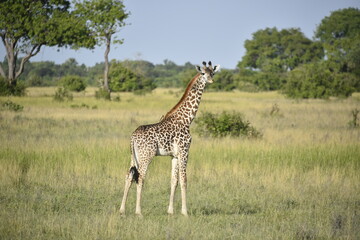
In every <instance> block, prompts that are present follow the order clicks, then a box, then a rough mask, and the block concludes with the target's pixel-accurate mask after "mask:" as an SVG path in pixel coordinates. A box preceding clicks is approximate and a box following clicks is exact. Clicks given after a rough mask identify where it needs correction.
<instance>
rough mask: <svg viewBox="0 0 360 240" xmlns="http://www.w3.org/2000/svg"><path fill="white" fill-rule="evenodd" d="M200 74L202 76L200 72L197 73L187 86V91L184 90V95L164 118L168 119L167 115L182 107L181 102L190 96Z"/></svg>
mask: <svg viewBox="0 0 360 240" xmlns="http://www.w3.org/2000/svg"><path fill="white" fill-rule="evenodd" d="M199 76H200V73H198V74H196V75H195V77H194V78H193V79H192V80H191V81H190V82H189V84H188V85H187V87H186V89H185V92H184V94H183V96H182V97H181V99H180V101H179V102H178V103H177V104H176V105H175V106H174V107H173V108H172V109H171V110H170V111H169V112H168V113H166V115H165V116H164V117H163V118H162V119H166V118H167V117H169V116H170V115H171V114H172V113H173V112H175V111H176V110H177V109H178V108H179V107H180V105H181V103H182V102H183V101H184V100H185V98H186V97H187V96H188V94H189V92H190V90H191V88H192V87H193V86H194V84H195V83H196V81H197V79H198V78H199Z"/></svg>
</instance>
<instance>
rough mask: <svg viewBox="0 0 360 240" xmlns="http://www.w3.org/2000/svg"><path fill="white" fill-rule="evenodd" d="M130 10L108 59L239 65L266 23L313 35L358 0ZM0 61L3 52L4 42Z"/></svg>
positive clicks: (147, 5)
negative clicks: (250, 41)
mask: <svg viewBox="0 0 360 240" xmlns="http://www.w3.org/2000/svg"><path fill="white" fill-rule="evenodd" d="M124 4H125V6H126V9H127V10H128V11H130V12H131V15H130V17H129V18H128V19H127V22H128V23H130V25H128V26H125V27H124V28H123V29H122V30H121V31H120V33H119V34H118V35H119V37H120V38H124V40H125V42H124V44H122V45H117V46H116V47H115V46H113V47H112V49H111V52H110V55H109V57H110V59H117V60H124V59H132V60H134V59H143V60H147V61H150V62H153V63H155V64H156V63H162V62H163V60H164V59H169V60H172V61H174V62H175V63H176V64H179V65H181V64H184V63H185V62H187V61H189V62H191V63H193V64H199V63H201V62H202V61H203V60H206V61H208V60H211V61H212V62H213V63H214V64H220V65H222V66H223V67H225V68H235V67H236V65H237V63H238V62H239V61H240V60H241V58H242V56H243V55H244V53H245V49H244V41H245V40H246V39H251V37H252V33H254V32H256V31H257V30H259V29H264V28H266V27H277V28H278V29H282V28H291V27H296V28H300V29H301V31H302V32H303V33H304V34H305V35H306V36H307V37H308V38H312V37H313V33H314V31H315V29H316V26H317V25H318V24H319V23H320V21H321V20H322V19H323V18H324V17H325V16H329V15H330V13H331V12H332V11H335V10H338V9H341V8H348V7H356V8H360V0H296V1H295V0H221V1H219V0H218V1H215V0H176V1H174V0H125V1H124ZM1 45H2V44H1ZM0 51H1V52H0V59H3V58H4V56H5V50H4V48H3V47H2V46H1V48H0ZM103 53H104V48H103V47H97V48H96V49H95V50H85V49H81V50H78V51H75V50H69V49H60V50H59V51H58V49H57V48H43V49H42V51H41V52H40V53H39V54H38V55H37V56H35V57H34V58H32V59H31V60H30V61H33V62H35V61H47V60H49V61H54V62H56V63H63V62H64V61H66V60H67V59H69V58H75V59H76V60H77V61H78V63H79V64H82V63H84V64H86V65H88V66H93V65H94V64H95V63H97V62H102V61H104V60H103V58H104V57H103Z"/></svg>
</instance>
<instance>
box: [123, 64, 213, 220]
mask: <svg viewBox="0 0 360 240" xmlns="http://www.w3.org/2000/svg"><path fill="white" fill-rule="evenodd" d="M196 69H197V71H198V74H197V75H196V76H195V77H194V78H193V79H192V80H191V81H190V82H189V84H188V86H187V88H186V90H185V92H184V94H183V96H182V98H181V99H180V101H179V102H178V103H177V104H176V105H175V106H174V107H173V108H172V109H171V110H170V111H169V112H168V113H167V114H166V115H165V116H163V117H162V118H161V120H160V122H158V123H155V124H150V125H143V126H140V127H138V128H137V129H136V130H135V131H134V132H133V134H132V135H131V143H130V146H131V164H130V165H131V166H130V170H129V172H128V174H127V176H126V179H125V188H124V196H123V199H122V203H121V207H120V212H121V213H122V214H124V213H125V203H126V199H127V195H128V192H129V189H130V186H131V184H132V182H133V181H135V182H136V184H137V196H136V211H135V213H136V214H139V215H141V207H140V202H141V192H142V186H143V184H144V179H145V175H146V171H147V168H148V166H149V164H150V162H151V160H152V158H153V157H154V156H172V158H173V159H172V172H171V192H170V203H169V208H168V213H169V214H173V213H174V207H173V206H174V205H173V204H174V194H175V189H176V186H177V184H178V182H179V181H180V186H181V199H182V209H181V213H182V214H183V215H187V207H186V165H187V161H188V156H189V148H190V144H191V135H190V124H191V123H192V121H193V120H194V118H195V116H196V113H197V110H198V108H199V105H200V100H201V96H202V94H203V92H204V88H205V85H206V84H207V83H212V82H213V76H214V74H215V72H217V71H218V70H219V69H220V66H219V65H216V66H214V67H213V66H212V64H211V62H209V63H208V66H207V65H206V62H203V67H199V66H197V67H196Z"/></svg>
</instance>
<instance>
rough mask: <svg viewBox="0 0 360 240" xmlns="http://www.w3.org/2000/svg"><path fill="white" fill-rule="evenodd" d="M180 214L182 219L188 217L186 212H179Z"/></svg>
mask: <svg viewBox="0 0 360 240" xmlns="http://www.w3.org/2000/svg"><path fill="white" fill-rule="evenodd" d="M181 214H182V215H183V216H184V217H188V216H189V215H188V214H187V212H183V211H182V212H181Z"/></svg>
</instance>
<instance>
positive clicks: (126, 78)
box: [109, 61, 155, 92]
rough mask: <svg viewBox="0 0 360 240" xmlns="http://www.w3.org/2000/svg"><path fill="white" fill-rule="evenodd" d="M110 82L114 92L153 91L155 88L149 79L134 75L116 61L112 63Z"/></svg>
mask: <svg viewBox="0 0 360 240" xmlns="http://www.w3.org/2000/svg"><path fill="white" fill-rule="evenodd" d="M109 80H110V82H109V86H110V89H111V91H114V92H134V91H139V90H140V91H151V90H153V89H154V88H155V84H154V83H153V81H151V80H150V79H149V78H145V77H144V76H141V75H139V74H136V73H134V72H133V71H131V70H130V69H128V68H126V67H124V66H123V65H122V63H120V62H116V61H112V62H111V66H110V71H109Z"/></svg>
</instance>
